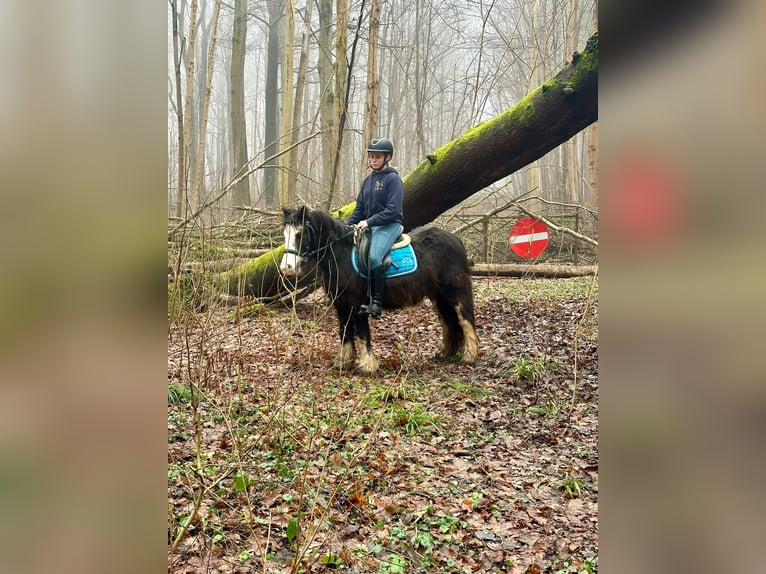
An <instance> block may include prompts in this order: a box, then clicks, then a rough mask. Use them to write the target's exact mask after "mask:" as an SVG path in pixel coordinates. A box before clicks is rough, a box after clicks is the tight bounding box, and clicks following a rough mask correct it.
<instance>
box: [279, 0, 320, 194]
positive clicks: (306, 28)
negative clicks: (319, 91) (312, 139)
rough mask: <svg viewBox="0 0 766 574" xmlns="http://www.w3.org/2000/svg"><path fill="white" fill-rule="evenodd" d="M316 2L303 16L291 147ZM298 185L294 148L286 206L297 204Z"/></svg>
mask: <svg viewBox="0 0 766 574" xmlns="http://www.w3.org/2000/svg"><path fill="white" fill-rule="evenodd" d="M313 6H314V2H313V1H312V0H307V2H306V9H305V11H304V14H303V32H302V34H301V55H300V59H299V62H298V78H297V80H296V81H295V106H294V107H293V122H292V132H291V137H290V145H291V146H294V145H295V143H296V142H297V141H298V137H299V135H300V125H301V110H302V108H303V100H304V94H305V92H306V73H307V68H308V57H309V38H310V36H311V12H312V7H313ZM297 183H298V150H297V149H295V148H294V147H293V148H292V149H291V150H290V152H289V161H288V182H287V199H286V201H285V203H284V204H285V205H292V204H293V203H295V191H296V190H295V188H296V186H297Z"/></svg>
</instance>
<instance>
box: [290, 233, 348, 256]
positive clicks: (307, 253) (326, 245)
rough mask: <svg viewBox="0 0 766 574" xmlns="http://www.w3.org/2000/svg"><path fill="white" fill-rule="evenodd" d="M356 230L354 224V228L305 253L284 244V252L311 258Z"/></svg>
mask: <svg viewBox="0 0 766 574" xmlns="http://www.w3.org/2000/svg"><path fill="white" fill-rule="evenodd" d="M356 232H357V230H356V226H354V228H353V229H351V230H349V231H346V233H344V234H343V235H341V236H339V237H338V238H337V239H333V240H332V241H329V242H328V243H325V244H324V245H322V246H321V247H318V248H317V249H314V250H312V251H307V252H306V253H301V252H300V251H298V250H296V249H293V248H291V247H287V246H286V245H285V253H289V254H290V255H297V256H298V257H301V258H303V259H311V258H312V257H314V256H315V255H316V254H317V253H320V252H322V251H324V250H326V249H329V248H330V247H331V246H332V245H334V244H335V243H338V242H339V241H341V240H342V239H345V238H346V237H348V236H349V235H351V234H352V233H353V234H356ZM354 243H356V235H354Z"/></svg>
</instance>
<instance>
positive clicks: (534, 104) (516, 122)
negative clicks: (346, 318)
mask: <svg viewBox="0 0 766 574" xmlns="http://www.w3.org/2000/svg"><path fill="white" fill-rule="evenodd" d="M597 119H598V32H596V33H595V34H593V36H591V38H590V39H589V40H588V43H587V46H586V48H585V50H584V51H583V52H581V53H578V52H575V54H573V57H572V61H571V62H570V63H569V64H567V65H566V66H564V68H562V69H561V70H560V71H559V72H558V73H556V74H555V75H554V76H553V78H552V79H550V80H549V81H547V82H545V84H543V85H542V86H540V87H539V88H537V89H536V90H534V91H532V92H530V93H529V94H528V95H527V96H526V97H524V98H523V99H522V100H521V101H520V102H518V103H517V104H516V105H515V106H514V107H512V108H510V109H509V110H507V111H505V112H504V113H502V114H500V115H499V116H497V117H495V118H493V119H491V120H489V121H486V122H484V123H482V124H480V125H478V126H476V127H474V128H472V129H470V130H468V131H467V132H466V133H465V134H463V135H462V136H460V137H458V138H457V139H454V140H452V141H451V142H449V143H448V144H447V145H445V146H443V147H441V148H439V149H437V150H436V151H434V152H433V153H431V154H428V156H427V158H426V159H425V160H424V161H423V162H422V163H421V164H420V165H419V166H418V167H417V168H415V169H414V170H413V171H412V172H410V173H409V174H407V175H406V176H405V177H404V178H403V182H404V228H405V231H407V230H410V229H412V228H414V227H417V226H419V225H425V224H427V223H430V222H431V221H433V220H434V219H435V218H436V217H438V216H439V215H441V214H442V213H444V212H445V211H447V210H448V209H450V208H451V207H454V206H455V205H457V204H459V203H460V202H462V201H464V200H465V199H467V198H468V197H470V196H471V195H473V194H474V193H476V192H478V191H481V190H482V189H484V188H486V187H487V186H488V185H490V184H492V183H494V182H496V181H498V180H500V179H502V178H504V177H506V176H508V175H511V174H512V173H513V172H515V171H517V170H518V169H520V168H522V167H524V166H525V165H527V164H529V163H531V162H533V161H535V160H536V159H539V158H540V157H542V156H543V155H545V154H546V153H548V152H549V151H550V150H552V149H554V148H555V147H556V146H559V145H561V144H562V143H564V142H566V141H567V140H568V139H570V138H571V137H572V136H574V135H575V134H576V133H578V132H579V131H581V130H582V129H584V128H585V127H587V126H588V125H590V124H591V123H593V122H595V121H596V120H597ZM353 208H354V204H353V203H351V204H349V205H346V206H344V207H342V208H340V209H339V210H337V211H336V212H335V213H334V215H336V217H340V218H345V217H348V215H349V214H350V213H351V211H352V210H353ZM283 251H284V246H280V247H278V248H277V249H275V250H273V251H272V252H270V253H266V254H265V255H262V256H260V257H258V258H257V259H253V260H252V261H249V262H247V263H245V264H244V265H241V266H239V267H237V268H236V269H233V270H232V271H230V272H228V273H224V274H222V275H221V277H220V279H221V288H223V289H224V290H225V291H226V292H228V293H230V294H239V295H249V296H254V297H265V298H273V297H275V296H277V295H280V294H283V291H282V290H283V289H284V281H283V278H282V277H281V275H280V273H279V268H278V266H279V261H280V259H281V258H282V253H283ZM304 280H305V281H309V279H305V278H304V279H302V281H304ZM311 280H312V281H313V279H311ZM302 286H303V287H305V286H307V284H303V285H302Z"/></svg>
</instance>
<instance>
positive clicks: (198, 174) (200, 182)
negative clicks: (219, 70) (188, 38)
mask: <svg viewBox="0 0 766 574" xmlns="http://www.w3.org/2000/svg"><path fill="white" fill-rule="evenodd" d="M221 2H222V0H216V2H215V7H214V9H213V22H212V31H211V33H210V47H209V49H208V53H207V67H206V68H205V70H206V78H207V81H206V84H205V95H204V96H203V98H202V115H201V119H200V126H199V142H198V148H197V167H196V168H195V170H194V189H193V190H192V197H194V198H197V199H196V200H195V202H193V203H192V205H194V206H195V207H196V206H197V205H198V203H197V201H198V202H200V203H201V202H202V190H203V189H204V171H203V167H204V165H205V139H206V135H207V115H208V110H209V109H210V94H211V92H212V87H211V85H212V83H213V61H214V59H215V46H216V43H217V41H218V16H219V14H220V12H221Z"/></svg>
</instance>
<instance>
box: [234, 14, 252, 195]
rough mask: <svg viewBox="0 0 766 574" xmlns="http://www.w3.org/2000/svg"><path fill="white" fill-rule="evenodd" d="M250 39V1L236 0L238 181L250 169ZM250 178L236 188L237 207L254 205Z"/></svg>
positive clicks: (235, 141) (236, 170)
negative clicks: (247, 56) (247, 54)
mask: <svg viewBox="0 0 766 574" xmlns="http://www.w3.org/2000/svg"><path fill="white" fill-rule="evenodd" d="M246 39H247V0H234V27H233V32H232V39H231V68H230V79H231V85H230V89H231V98H230V101H229V109H230V114H229V117H230V122H231V158H232V171H233V175H234V176H235V177H236V176H237V175H238V174H239V173H240V172H241V171H242V170H244V169H246V168H247V165H248V157H247V123H246V121H245V44H246ZM249 181H250V180H249V178H244V179H242V180H240V182H239V183H238V184H237V185H236V187H235V188H234V205H250V185H249Z"/></svg>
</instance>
